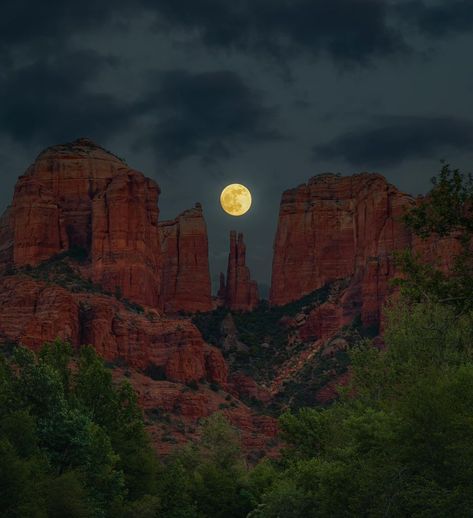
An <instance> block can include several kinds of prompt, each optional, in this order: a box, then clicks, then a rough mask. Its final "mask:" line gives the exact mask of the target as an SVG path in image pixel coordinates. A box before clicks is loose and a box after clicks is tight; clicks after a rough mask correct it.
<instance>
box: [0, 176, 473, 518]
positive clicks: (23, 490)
mask: <svg viewBox="0 0 473 518" xmlns="http://www.w3.org/2000/svg"><path fill="white" fill-rule="evenodd" d="M472 211H473V180H472V178H471V177H469V176H465V175H462V174H461V173H460V172H459V171H453V170H451V169H450V168H449V167H448V166H445V167H444V168H443V169H442V171H441V173H440V175H439V176H438V177H437V178H436V179H435V182H434V185H433V189H432V193H431V195H430V196H429V197H428V198H426V199H425V200H424V201H423V202H422V203H421V204H420V205H418V206H417V207H416V208H415V209H414V210H412V211H411V212H410V213H409V214H408V215H407V216H406V221H407V224H408V225H409V226H410V227H411V228H412V229H413V230H414V231H415V232H416V233H418V234H419V235H420V236H422V237H425V238H428V237H429V236H430V235H432V234H437V235H440V236H446V235H454V236H455V238H456V239H458V241H459V243H460V247H459V250H460V252H459V253H458V255H457V257H456V258H455V261H454V267H453V271H452V272H451V273H450V275H449V276H447V275H445V274H443V273H442V271H441V270H440V269H438V268H437V267H436V265H435V264H428V265H425V264H422V263H421V262H420V261H419V259H418V258H416V257H413V256H412V254H410V253H407V252H406V253H405V254H401V255H400V256H399V257H398V260H399V263H400V265H401V267H402V269H403V272H404V275H403V278H402V281H399V282H398V284H399V285H400V293H399V295H398V296H397V297H396V300H395V301H392V302H391V304H390V306H389V307H388V308H387V309H386V315H387V316H386V328H385V332H384V337H385V342H386V348H385V349H383V350H379V349H377V348H374V347H373V346H372V345H371V343H370V342H369V341H368V340H366V341H362V342H360V343H358V344H357V345H356V346H355V347H353V348H352V350H351V351H350V357H351V369H352V374H353V376H352V378H353V382H352V385H351V386H350V387H348V388H347V389H346V393H345V394H343V395H342V397H341V398H340V400H339V401H337V402H336V403H334V404H333V405H332V406H331V407H329V408H327V409H316V408H304V409H302V410H300V411H299V412H297V413H296V414H291V413H287V414H284V415H282V416H281V418H280V427H281V434H282V437H283V439H284V441H285V444H286V447H285V449H284V450H283V451H282V454H281V457H280V458H279V459H276V460H263V461H262V462H260V463H259V464H258V465H256V466H248V464H247V463H246V462H245V459H244V455H243V454H242V452H241V449H240V445H239V440H238V434H237V433H236V431H235V430H233V429H232V428H231V427H230V426H229V425H228V423H227V422H226V421H225V420H224V418H223V417H221V416H220V415H214V416H213V417H212V418H210V419H209V420H208V421H207V422H206V423H205V425H204V427H203V432H202V436H201V439H200V440H199V441H198V442H197V443H195V444H193V445H189V446H187V447H184V448H182V449H180V450H178V451H176V452H175V453H174V454H173V455H171V456H170V457H169V458H167V459H165V460H163V459H158V458H157V457H156V455H155V453H154V451H153V449H152V447H151V445H150V442H149V438H148V436H147V434H146V432H145V428H144V422H143V417H142V413H141V411H140V410H139V407H138V405H137V401H136V396H135V394H134V392H133V390H132V389H131V387H130V386H129V384H128V383H126V382H124V383H122V384H121V385H117V384H114V383H113V382H112V378H111V374H110V371H109V370H107V369H106V368H105V367H104V365H103V363H102V361H101V360H100V359H99V358H98V357H97V355H96V354H95V352H94V350H93V349H92V348H91V347H83V348H80V349H79V350H78V351H77V352H75V353H74V352H73V351H72V349H71V347H70V346H69V345H68V344H64V343H61V342H55V343H53V344H46V345H45V346H44V347H43V349H42V350H41V351H40V352H39V353H38V354H35V353H33V352H31V351H29V350H26V349H23V348H18V349H16V350H15V351H14V352H13V353H12V354H11V355H9V356H5V357H4V358H3V359H2V360H1V363H0V513H1V515H2V516H6V517H65V516H67V517H112V516H113V517H144V518H146V517H169V518H171V517H172V518H213V517H217V518H218V517H225V518H233V517H235V518H237V517H246V516H250V517H252V518H256V517H258V518H270V517H271V518H273V517H274V518H276V517H280V518H292V517H294V518H296V517H305V518H311V517H345V516H346V517H348V516H355V517H358V516H359V517H364V516H366V517H382V516H383V517H406V516H413V517H445V516H449V515H450V516H455V517H463V516H464V517H467V516H472V515H473V312H472V307H473V273H472V264H473V262H472V253H471V251H472V246H471V245H472V242H471V238H472V236H473V214H472Z"/></svg>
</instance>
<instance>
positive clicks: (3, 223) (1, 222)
mask: <svg viewBox="0 0 473 518" xmlns="http://www.w3.org/2000/svg"><path fill="white" fill-rule="evenodd" d="M12 265H13V221H12V217H11V208H10V207H8V208H7V210H6V211H5V212H4V213H3V214H2V216H1V217H0V273H2V272H4V271H5V270H7V269H8V268H10V267H11V266H12Z"/></svg>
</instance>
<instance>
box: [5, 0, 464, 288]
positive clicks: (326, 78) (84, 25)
mask: <svg viewBox="0 0 473 518" xmlns="http://www.w3.org/2000/svg"><path fill="white" fill-rule="evenodd" d="M97 4H99V5H96V6H94V5H93V3H92V2H68V1H65V0H61V1H60V0H50V1H47V2H38V1H33V0H4V1H3V2H2V8H1V16H0V171H1V181H2V183H1V189H0V208H1V210H3V208H5V207H6V206H7V204H8V203H9V201H10V199H11V195H12V191H13V186H14V183H15V181H16V178H17V177H18V176H19V175H20V174H21V173H22V172H23V171H24V170H25V168H26V167H27V166H28V164H30V163H31V162H32V161H33V160H34V158H35V157H36V155H37V154H38V153H39V152H40V151H41V150H42V149H43V148H45V147H47V146H50V145H52V144H57V143H62V142H67V141H71V140H74V139H75V138H77V137H80V136H87V137H90V138H92V139H93V140H95V141H96V142H97V143H99V144H100V145H102V146H104V147H106V148H108V149H110V150H112V151H113V152H114V153H115V154H117V155H119V156H121V157H124V158H125V159H126V160H127V162H128V163H129V164H130V165H131V166H132V167H134V168H136V169H139V170H141V171H142V172H143V173H145V174H146V175H147V176H150V177H152V178H154V179H155V180H156V181H157V182H158V183H159V184H160V186H161V189H162V195H161V199H160V209H161V215H162V217H163V218H164V219H167V218H172V217H174V216H175V215H177V213H179V212H180V211H182V210H184V209H186V208H188V207H191V206H193V204H194V203H195V202H196V201H200V202H201V203H202V204H203V206H204V212H205V216H206V220H207V225H208V229H209V239H210V258H211V268H212V274H213V276H214V277H216V276H217V274H218V272H219V271H220V270H221V269H222V268H225V264H226V256H227V251H228V232H229V230H230V229H233V228H234V229H236V230H239V231H243V232H244V234H245V236H246V241H247V245H248V263H249V265H250V267H251V269H252V272H253V276H254V277H255V278H256V279H257V280H258V281H260V283H262V284H268V283H269V278H270V272H271V257H272V242H273V237H274V232H275V227H276V223H277V215H278V209H279V200H280V196H281V193H282V191H283V190H285V189H287V188H290V187H294V186H296V185H299V184H300V183H303V182H305V181H307V179H308V178H310V177H311V176H313V175H315V174H317V173H322V172H327V171H332V172H340V173H342V174H344V175H345V174H347V175H348V174H353V173H355V172H360V171H375V172H379V173H382V174H384V175H385V176H386V177H387V178H388V179H389V180H390V181H391V182H392V183H394V184H396V185H397V186H398V187H400V188H401V189H403V190H405V191H407V192H411V193H415V194H416V193H422V192H425V191H426V190H427V189H428V186H429V179H430V177H431V176H432V175H433V174H435V173H437V172H438V170H439V166H440V163H439V161H440V160H441V159H447V160H448V161H449V162H451V163H452V165H455V166H457V167H460V168H463V169H465V170H468V171H471V170H472V169H473V168H472V167H471V165H472V158H473V58H472V55H473V2H472V1H471V0H392V1H389V0H292V1H290V0H238V1H231V0H154V1H151V0H134V1H132V0H118V1H117V0H115V1H112V0H101V1H100V2H97ZM231 182H238V183H244V184H246V185H247V186H248V187H249V188H250V189H251V190H252V192H253V195H254V206H253V209H252V211H251V212H250V213H249V214H247V215H246V216H244V217H242V218H231V217H230V216H227V215H225V214H224V213H223V212H222V210H221V209H220V207H219V204H218V197H219V193H220V191H221V189H222V188H223V187H224V186H225V185H226V184H227V183H231ZM263 291H264V288H263Z"/></svg>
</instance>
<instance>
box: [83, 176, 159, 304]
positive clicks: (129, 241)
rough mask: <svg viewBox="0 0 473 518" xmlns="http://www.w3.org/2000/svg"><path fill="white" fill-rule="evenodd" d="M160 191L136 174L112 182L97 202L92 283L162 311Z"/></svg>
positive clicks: (95, 201)
mask: <svg viewBox="0 0 473 518" xmlns="http://www.w3.org/2000/svg"><path fill="white" fill-rule="evenodd" d="M158 194H159V188H158V186H157V185H156V184H155V183H154V182H153V181H152V180H150V179H148V178H145V177H144V176H143V175H142V174H140V173H137V172H135V171H126V172H122V173H121V174H119V175H117V176H115V177H114V178H112V179H111V180H110V183H109V184H108V186H107V188H106V189H105V190H104V191H102V192H99V193H97V194H96V195H95V196H94V199H93V202H92V247H91V259H92V274H93V275H92V278H93V279H94V281H95V282H97V283H99V284H101V285H102V286H103V287H104V288H106V289H107V290H109V291H111V292H113V291H114V290H115V289H116V287H119V289H120V291H121V293H122V295H123V296H124V297H126V298H129V299H131V300H134V301H136V302H140V303H142V304H146V305H148V306H154V307H157V306H158V305H159V293H160V283H161V277H160V243H159V232H158Z"/></svg>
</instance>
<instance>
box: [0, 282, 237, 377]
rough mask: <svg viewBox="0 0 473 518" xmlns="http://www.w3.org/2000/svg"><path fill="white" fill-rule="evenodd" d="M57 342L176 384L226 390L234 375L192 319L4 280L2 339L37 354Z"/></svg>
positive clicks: (1, 291) (105, 298) (97, 296)
mask: <svg viewBox="0 0 473 518" xmlns="http://www.w3.org/2000/svg"><path fill="white" fill-rule="evenodd" d="M57 337H59V338H62V339H64V340H68V341H70V342H71V343H72V344H73V345H75V346H79V345H82V344H92V345H93V346H94V348H95V349H96V350H97V352H98V353H99V354H100V356H102V357H103V358H104V359H105V360H107V361H110V362H116V361H123V362H125V363H126V364H127V365H129V366H130V367H133V368H136V369H139V370H142V371H146V370H147V369H151V370H153V369H154V370H156V369H158V371H159V372H160V373H161V374H162V376H163V377H165V378H166V379H168V380H170V381H175V382H181V383H187V382H189V381H199V380H201V379H204V380H208V381H210V382H216V383H218V384H220V385H221V386H223V387H225V386H226V383H227V375H228V369H227V365H226V363H225V360H224V359H223V356H222V355H221V353H220V351H219V350H218V349H216V348H214V347H211V346H209V345H207V344H206V343H205V342H204V341H203V340H202V337H201V335H200V333H199V331H198V330H197V329H196V328H195V327H194V326H193V325H192V323H191V322H190V321H189V320H187V319H169V318H167V317H162V316H160V315H159V314H158V313H157V312H152V311H149V312H148V313H146V314H139V313H135V312H133V311H130V310H128V309H127V308H126V306H125V305H123V304H122V303H121V302H119V301H118V300H116V299H115V298H114V297H111V296H108V295H101V294H89V293H71V292H70V291H68V290H67V289H64V288H62V287H61V286H57V285H50V284H48V283H46V282H43V281H39V280H36V279H32V278H30V277H28V276H27V275H14V276H6V277H3V278H1V280H0V338H1V340H2V341H7V342H16V343H22V344H24V345H26V346H28V347H30V348H32V349H37V348H39V347H40V346H41V345H42V344H43V343H44V342H46V341H52V340H54V339H56V338H57Z"/></svg>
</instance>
